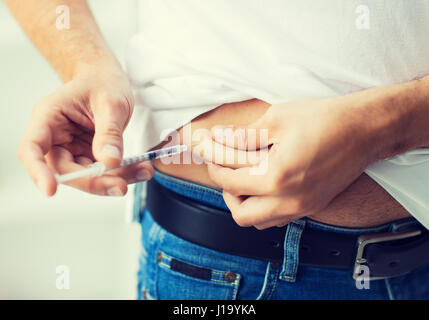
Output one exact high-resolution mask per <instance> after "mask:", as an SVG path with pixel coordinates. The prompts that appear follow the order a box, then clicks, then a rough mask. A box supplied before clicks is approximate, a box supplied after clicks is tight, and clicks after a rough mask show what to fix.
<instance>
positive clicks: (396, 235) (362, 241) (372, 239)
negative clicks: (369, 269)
mask: <svg viewBox="0 0 429 320" xmlns="http://www.w3.org/2000/svg"><path fill="white" fill-rule="evenodd" d="M421 234H422V230H412V231H401V232H390V233H379V234H365V235H362V236H360V237H359V238H358V249H357V254H356V260H355V266H354V269H353V279H355V280H356V279H357V278H358V276H359V275H360V274H361V273H360V268H359V267H360V266H361V265H364V264H366V263H367V260H366V259H365V258H364V251H365V247H366V246H367V245H368V244H372V243H380V242H387V241H394V240H402V239H407V238H412V237H417V236H419V235H421ZM386 278H389V277H371V276H370V277H369V278H368V280H380V279H386Z"/></svg>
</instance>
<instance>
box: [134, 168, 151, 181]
mask: <svg viewBox="0 0 429 320" xmlns="http://www.w3.org/2000/svg"><path fill="white" fill-rule="evenodd" d="M150 177H151V175H150V173H149V171H147V170H145V169H141V170H139V171H138V172H137V175H136V178H137V180H139V181H146V180H149V179H150Z"/></svg>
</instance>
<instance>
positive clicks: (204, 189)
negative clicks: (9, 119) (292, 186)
mask: <svg viewBox="0 0 429 320" xmlns="http://www.w3.org/2000/svg"><path fill="white" fill-rule="evenodd" d="M154 179H155V180H156V181H157V182H158V183H159V184H160V185H161V186H163V187H164V188H167V189H169V190H170V191H172V192H175V193H177V194H179V195H181V196H184V197H187V198H189V199H192V200H194V201H198V202H201V203H202V204H204V205H207V206H212V207H215V208H217V209H222V210H225V211H229V210H228V207H227V206H226V204H225V201H224V200H223V197H222V191H221V190H219V189H214V188H211V187H208V186H204V185H201V184H198V183H194V182H191V181H187V180H183V179H179V178H176V177H172V176H170V175H167V174H165V173H162V172H159V171H157V170H155V175H154ZM416 224H419V223H418V222H417V220H415V219H414V218H406V219H401V220H396V221H392V222H389V223H385V224H382V225H378V226H373V227H364V228H349V227H340V226H334V225H328V224H325V223H320V222H316V221H314V220H311V219H309V218H301V219H298V220H295V221H293V222H290V223H289V224H288V225H287V227H286V232H285V238H284V245H283V261H282V266H281V268H280V272H279V275H278V277H279V279H280V280H282V281H286V282H295V281H296V277H297V274H298V266H299V248H300V241H301V236H302V234H303V232H304V231H305V230H306V229H314V230H321V231H326V232H332V233H341V234H348V235H354V236H359V235H361V234H369V233H381V232H392V231H399V230H402V229H408V228H410V227H412V226H414V225H416Z"/></svg>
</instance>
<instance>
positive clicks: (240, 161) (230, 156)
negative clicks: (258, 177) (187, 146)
mask: <svg viewBox="0 0 429 320" xmlns="http://www.w3.org/2000/svg"><path fill="white" fill-rule="evenodd" d="M192 152H193V154H194V155H197V156H198V157H199V158H201V159H204V160H205V161H206V162H208V163H216V164H219V165H222V166H227V167H229V168H234V169H237V168H244V167H248V166H254V165H258V164H259V163H260V162H261V161H264V160H265V159H266V158H267V157H268V149H263V150H256V151H253V150H251V151H246V150H238V149H234V148H231V147H228V146H225V145H223V144H221V143H218V142H216V141H214V140H212V139H211V137H210V136H205V137H202V138H201V139H200V142H199V143H198V144H196V145H194V147H193V149H192Z"/></svg>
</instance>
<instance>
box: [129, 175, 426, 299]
mask: <svg viewBox="0 0 429 320" xmlns="http://www.w3.org/2000/svg"><path fill="white" fill-rule="evenodd" d="M154 179H156V181H158V182H159V183H160V184H161V185H163V186H164V187H166V188H168V189H170V190H172V191H174V192H176V193H179V194H181V195H183V196H185V197H189V198H192V199H194V200H196V201H200V202H201V203H204V204H206V205H209V206H213V207H216V208H221V209H226V208H227V207H226V205H225V202H224V201H223V198H222V192H221V191H220V190H216V189H213V188H209V187H207V186H202V185H199V184H196V183H192V182H189V181H185V180H181V179H177V178H174V177H171V176H168V175H165V174H163V173H161V172H159V171H156V172H155V176H154ZM137 201H139V200H137ZM415 224H418V222H417V221H416V220H415V219H413V218H410V219H402V220H398V221H394V222H392V223H387V224H384V225H380V226H375V227H370V228H345V227H336V226H332V225H327V224H323V223H319V222H316V221H313V220H311V219H300V220H297V221H295V222H293V223H290V224H289V225H288V227H287V230H286V235H285V240H284V241H285V242H284V248H285V250H284V260H283V264H279V263H275V262H269V261H263V260H257V259H250V258H245V257H240V256H235V255H231V254H226V253H222V252H218V251H215V250H211V249H208V248H205V247H202V246H199V245H196V244H193V243H191V242H188V241H185V240H183V239H181V238H179V237H176V236H175V235H173V234H171V233H169V232H167V231H166V230H164V229H163V228H161V227H160V226H159V225H158V224H157V223H156V222H155V221H154V220H153V218H152V216H151V214H150V212H149V211H148V210H147V209H142V211H141V227H142V242H143V246H142V253H141V256H140V270H139V273H138V299H148V300H149V299H163V300H165V299H183V300H188V299H189V300H191V299H210V300H223V299H226V300H236V299H240V300H241V299H249V300H253V299H428V298H429V277H428V275H429V264H426V265H423V266H421V267H420V268H418V269H416V270H414V271H412V272H410V273H408V274H407V275H403V276H400V277H396V278H390V279H385V280H374V281H371V282H370V287H369V289H358V288H357V287H356V283H355V280H353V278H352V270H337V269H328V268H316V267H307V266H300V265H299V255H298V251H299V241H300V237H301V234H302V232H303V230H304V229H306V228H311V229H317V230H324V231H330V232H336V233H343V234H353V235H360V234H368V233H379V232H386V231H392V230H399V229H407V228H408V227H410V226H413V225H415ZM219 232H222V230H219Z"/></svg>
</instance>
